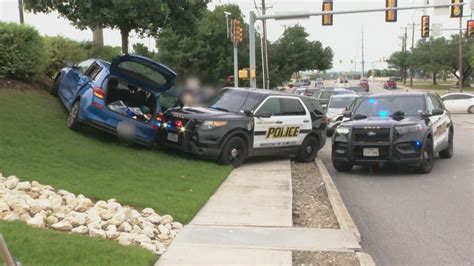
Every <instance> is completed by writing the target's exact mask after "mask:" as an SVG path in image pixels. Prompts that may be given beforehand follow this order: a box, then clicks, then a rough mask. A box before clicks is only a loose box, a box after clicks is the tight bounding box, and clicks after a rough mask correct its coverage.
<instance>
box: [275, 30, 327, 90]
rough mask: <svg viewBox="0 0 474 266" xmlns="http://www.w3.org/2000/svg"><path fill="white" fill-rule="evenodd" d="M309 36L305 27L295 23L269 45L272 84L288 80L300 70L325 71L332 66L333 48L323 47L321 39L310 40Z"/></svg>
mask: <svg viewBox="0 0 474 266" xmlns="http://www.w3.org/2000/svg"><path fill="white" fill-rule="evenodd" d="M308 36H309V34H308V33H307V32H306V31H305V29H304V27H302V26H301V25H295V26H293V27H288V28H286V29H285V31H284V32H283V35H282V37H280V39H278V40H277V41H276V42H275V43H274V44H272V45H270V46H269V68H270V82H271V85H272V86H276V85H278V84H281V83H283V82H285V81H288V80H289V79H290V78H291V76H292V74H293V73H296V72H299V71H304V70H319V71H324V70H327V69H330V68H331V67H332V59H333V52H332V49H331V48H330V47H323V45H322V44H321V42H319V41H309V40H308Z"/></svg>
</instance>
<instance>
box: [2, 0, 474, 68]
mask: <svg viewBox="0 0 474 266" xmlns="http://www.w3.org/2000/svg"><path fill="white" fill-rule="evenodd" d="M261 1H262V0H255V1H254V0H212V2H211V3H210V4H209V6H208V8H209V9H211V10H212V9H214V7H215V6H216V5H221V4H228V3H235V4H238V5H239V6H240V8H241V10H242V12H243V14H245V15H246V16H245V20H246V21H247V22H248V14H249V12H250V11H256V8H255V6H256V5H257V6H260V5H261ZM425 1H426V0H398V6H399V7H405V6H420V5H423V3H424V2H425ZM446 1H448V2H450V1H449V0H431V3H430V4H436V3H440V2H446ZM465 2H468V1H465ZM333 3H334V4H333V5H334V10H335V11H340V10H360V9H373V8H384V7H385V1H384V0H362V1H358V0H333ZM266 5H267V7H270V8H269V9H268V10H267V14H282V13H285V12H319V11H321V6H322V0H266ZM258 11H259V12H260V10H258ZM426 13H427V15H431V23H432V24H441V25H442V28H443V29H454V28H458V27H459V19H452V18H450V17H449V14H448V10H447V9H446V10H444V11H443V10H438V11H437V12H435V11H434V10H433V9H428V10H427V11H426ZM435 13H436V14H435ZM439 13H442V14H439ZM470 14H471V12H470V10H469V7H467V6H466V7H465V10H464V15H470ZM422 15H423V10H406V11H398V21H397V22H395V23H386V22H385V14H384V12H377V13H361V14H346V15H336V16H334V18H333V21H334V24H333V26H325V27H323V26H321V17H311V18H310V19H300V20H268V22H267V34H268V39H269V40H270V41H275V40H277V39H278V38H279V37H280V36H281V35H282V33H283V31H284V28H285V27H287V26H292V25H295V24H300V25H302V26H304V27H305V29H306V31H307V32H308V33H309V39H310V40H318V41H320V42H322V43H323V45H324V46H330V47H331V48H332V49H333V51H334V60H333V70H335V71H351V70H357V71H360V69H361V64H360V62H361V61H362V60H361V54H362V49H361V46H362V45H361V44H362V40H361V39H362V34H361V33H362V28H363V29H364V54H365V62H366V67H365V69H366V71H367V70H368V69H371V68H374V67H375V68H378V69H381V68H385V67H386V66H387V65H386V63H381V62H380V60H381V59H382V58H388V57H389V56H390V54H392V53H393V52H395V51H398V50H401V49H402V40H401V38H400V37H401V36H403V35H404V32H405V27H406V26H408V31H407V33H408V34H407V36H408V40H407V45H408V49H409V48H410V46H411V41H412V38H411V36H412V29H411V24H412V23H413V22H415V23H417V24H419V23H420V20H421V16H422ZM223 16H224V14H223ZM18 20H19V19H18V1H17V0H0V21H7V22H18ZM25 23H27V24H29V25H32V26H34V27H35V28H37V29H38V30H39V32H40V33H41V34H44V35H50V36H54V35H62V36H65V37H68V38H71V39H74V40H79V41H84V40H92V33H91V31H87V30H86V31H81V30H78V29H76V28H74V27H73V26H72V25H70V23H69V21H68V20H66V19H64V18H60V17H59V16H58V14H57V13H51V14H33V13H25ZM464 24H465V23H464V22H463V25H464ZM257 26H258V28H260V29H261V22H257ZM454 33H456V31H452V30H443V32H442V36H445V37H449V36H450V35H451V34H454ZM419 39H420V26H419V25H418V26H415V42H416V41H417V40H419ZM104 42H105V44H108V45H114V46H120V43H121V42H120V33H119V31H118V30H110V29H105V30H104ZM137 42H139V43H143V44H145V45H146V46H148V47H150V48H152V49H154V46H155V41H154V39H152V38H140V37H139V36H138V35H137V34H134V33H132V34H131V38H130V45H132V44H133V43H137ZM257 53H259V51H257ZM257 55H258V56H259V54H257ZM351 60H352V61H353V62H357V64H354V63H352V64H351ZM341 62H342V63H341Z"/></svg>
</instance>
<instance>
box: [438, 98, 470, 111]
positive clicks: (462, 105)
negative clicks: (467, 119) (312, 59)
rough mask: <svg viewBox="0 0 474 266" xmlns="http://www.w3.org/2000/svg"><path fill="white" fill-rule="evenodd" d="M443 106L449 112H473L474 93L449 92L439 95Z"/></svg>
mask: <svg viewBox="0 0 474 266" xmlns="http://www.w3.org/2000/svg"><path fill="white" fill-rule="evenodd" d="M441 99H443V102H444V106H445V107H446V109H448V111H449V112H451V113H466V112H467V113H470V114H474V95H473V94H470V93H449V94H446V95H444V96H442V97H441Z"/></svg>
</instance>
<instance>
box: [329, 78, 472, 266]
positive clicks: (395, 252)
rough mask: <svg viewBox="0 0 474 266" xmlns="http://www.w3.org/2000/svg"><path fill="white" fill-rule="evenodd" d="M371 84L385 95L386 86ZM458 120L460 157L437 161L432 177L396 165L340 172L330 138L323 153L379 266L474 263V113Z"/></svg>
mask: <svg viewBox="0 0 474 266" xmlns="http://www.w3.org/2000/svg"><path fill="white" fill-rule="evenodd" d="M370 85H371V91H372V92H380V91H383V88H382V86H381V84H380V83H378V84H377V83H371V84H370ZM453 119H454V124H455V137H454V156H453V158H451V159H439V158H437V159H436V161H435V166H434V168H433V170H432V172H431V173H430V174H426V175H420V174H416V173H414V172H413V171H410V170H409V169H403V168H395V167H390V168H375V169H369V168H367V167H354V169H353V170H352V171H351V172H350V173H338V172H337V171H336V170H335V169H334V168H333V167H332V163H331V159H330V153H331V147H330V143H331V141H330V140H328V143H327V145H326V146H325V148H324V149H323V150H322V151H321V153H320V156H321V158H322V160H323V161H324V162H325V164H326V166H327V168H328V170H329V172H330V174H331V176H332V178H333V179H334V181H335V183H336V186H337V188H338V189H339V191H340V193H341V196H342V198H343V199H344V202H345V203H346V205H347V207H348V209H349V212H350V214H351V215H352V217H353V219H354V221H355V223H356V224H357V226H358V228H359V230H360V232H361V234H362V246H363V249H364V251H366V252H368V253H369V254H370V255H372V257H373V258H374V260H375V263H376V264H378V265H440V264H444V265H446V264H447V265H472V264H474V255H473V254H474V193H473V191H474V115H468V114H465V115H461V114H459V115H453Z"/></svg>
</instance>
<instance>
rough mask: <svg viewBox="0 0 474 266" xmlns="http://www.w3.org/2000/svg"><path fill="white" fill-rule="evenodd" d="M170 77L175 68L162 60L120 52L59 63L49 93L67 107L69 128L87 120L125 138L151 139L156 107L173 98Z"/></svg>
mask: <svg viewBox="0 0 474 266" xmlns="http://www.w3.org/2000/svg"><path fill="white" fill-rule="evenodd" d="M175 81H176V73H175V72H174V71H173V70H171V69H170V68H168V67H167V66H165V65H163V64H160V63H158V62H155V61H153V60H151V59H149V58H146V57H142V56H136V55H122V56H117V57H115V58H114V59H113V60H112V63H109V62H106V61H104V60H100V59H89V60H86V61H84V62H81V63H79V64H77V65H74V66H71V67H65V68H63V69H61V71H60V72H59V73H58V75H57V76H56V78H55V80H54V84H53V89H52V93H53V94H54V95H57V96H59V98H60V99H61V101H62V102H63V104H64V105H65V107H66V108H67V110H68V111H69V115H68V118H67V126H68V127H69V128H71V129H74V130H77V129H79V128H80V127H81V126H82V125H90V126H93V127H96V128H99V129H101V130H104V131H107V132H110V133H112V134H115V135H117V136H119V137H120V138H123V139H126V140H128V141H132V142H136V143H140V144H143V145H153V144H154V143H155V140H156V139H157V134H158V131H159V128H160V126H161V119H162V112H164V111H165V110H166V109H168V108H171V107H175V106H177V105H178V104H179V100H178V99H177V97H176V96H175V95H173V94H172V93H170V92H169V90H170V89H172V88H173V86H174V84H175Z"/></svg>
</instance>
